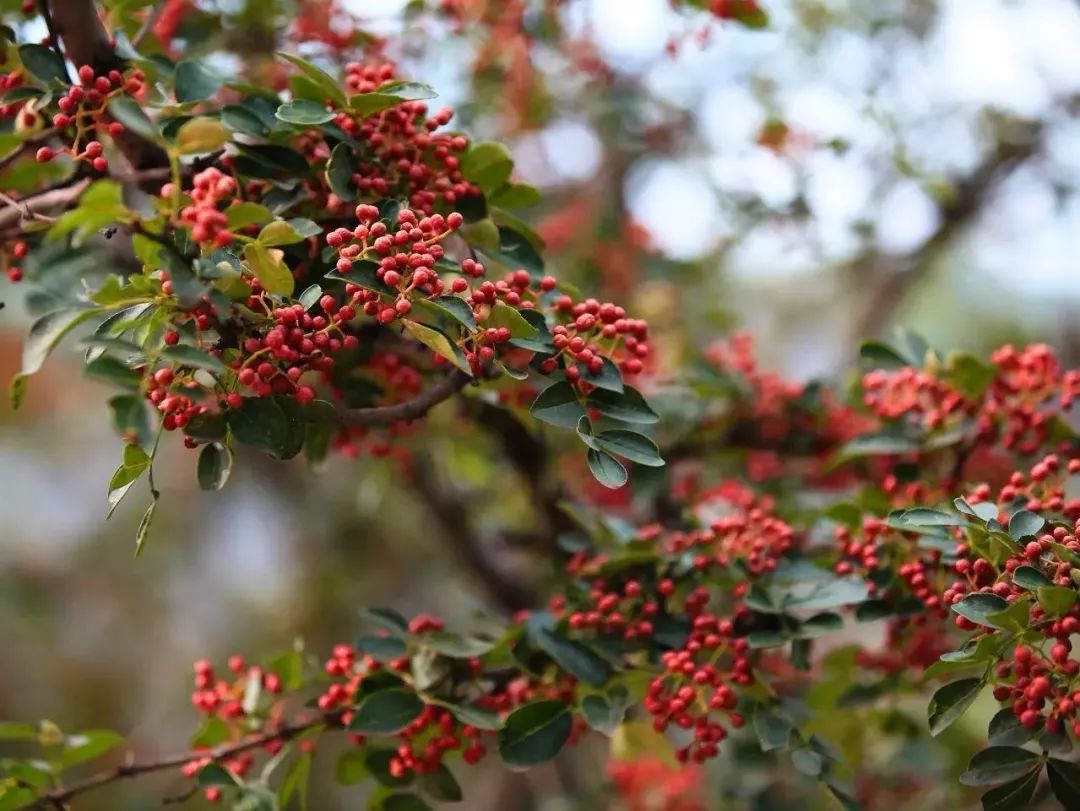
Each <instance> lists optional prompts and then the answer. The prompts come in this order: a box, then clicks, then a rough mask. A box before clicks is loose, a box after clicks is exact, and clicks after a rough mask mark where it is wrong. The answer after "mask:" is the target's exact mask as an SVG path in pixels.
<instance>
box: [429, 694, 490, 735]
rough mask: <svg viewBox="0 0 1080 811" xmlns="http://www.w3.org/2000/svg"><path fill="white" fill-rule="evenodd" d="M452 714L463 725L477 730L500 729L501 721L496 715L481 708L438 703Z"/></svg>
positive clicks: (469, 705) (443, 702) (444, 702)
mask: <svg viewBox="0 0 1080 811" xmlns="http://www.w3.org/2000/svg"><path fill="white" fill-rule="evenodd" d="M438 703H439V704H440V705H441V706H443V707H446V709H448V710H450V712H451V713H453V715H454V717H455V718H457V719H458V720H459V721H461V723H463V724H469V725H470V726H474V727H476V728H477V729H489V730H496V729H502V727H503V721H502V719H501V718H500V717H499V716H498V714H497V713H495V712H493V711H491V710H486V709H484V708H482V707H474V706H472V705H471V704H454V703H452V702H449V701H441V702H438Z"/></svg>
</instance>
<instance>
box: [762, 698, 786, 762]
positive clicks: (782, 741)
mask: <svg viewBox="0 0 1080 811" xmlns="http://www.w3.org/2000/svg"><path fill="white" fill-rule="evenodd" d="M791 729H792V727H791V724H790V723H789V722H788V721H786V720H785V719H783V718H781V717H780V716H779V715H777V714H776V713H775V712H774V711H773V710H772V709H770V708H769V707H766V706H765V705H764V704H758V705H757V706H755V707H754V732H756V733H757V736H758V741H759V742H760V744H761V750H762V751H763V752H770V751H772V750H774V749H785V748H787V745H788V739H789V738H790V737H791Z"/></svg>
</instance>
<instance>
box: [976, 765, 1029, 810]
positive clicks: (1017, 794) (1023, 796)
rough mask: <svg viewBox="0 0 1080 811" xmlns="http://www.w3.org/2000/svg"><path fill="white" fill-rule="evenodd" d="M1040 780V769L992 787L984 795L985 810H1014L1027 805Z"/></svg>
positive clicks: (983, 804)
mask: <svg viewBox="0 0 1080 811" xmlns="http://www.w3.org/2000/svg"><path fill="white" fill-rule="evenodd" d="M1038 782H1039V770H1038V769H1036V770H1034V771H1032V773H1031V774H1029V775H1026V776H1024V777H1021V778H1020V779H1019V780H1014V781H1013V782H1011V783H1006V784H1005V785H1003V786H998V787H997V788H995V789H991V790H990V791H988V792H986V793H985V794H984V795H983V796H982V806H983V811H1012V810H1013V809H1021V808H1024V807H1026V806H1027V804H1028V802H1029V801H1030V800H1031V797H1032V795H1033V794H1034V793H1035V786H1036V785H1037V784H1038Z"/></svg>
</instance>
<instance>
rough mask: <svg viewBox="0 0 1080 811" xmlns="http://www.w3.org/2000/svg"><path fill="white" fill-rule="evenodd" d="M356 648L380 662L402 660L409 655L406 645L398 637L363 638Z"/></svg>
mask: <svg viewBox="0 0 1080 811" xmlns="http://www.w3.org/2000/svg"><path fill="white" fill-rule="evenodd" d="M356 647H357V649H358V650H360V651H363V652H364V653H366V654H368V655H369V656H373V657H375V658H376V659H378V660H379V661H380V662H389V661H390V660H392V659H400V658H401V657H402V656H404V655H405V654H406V653H408V648H406V647H405V643H404V642H403V641H402V640H401V639H398V638H397V637H396V636H367V635H366V636H362V637H360V638H359V639H357V640H356Z"/></svg>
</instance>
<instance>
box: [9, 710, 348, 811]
mask: <svg viewBox="0 0 1080 811" xmlns="http://www.w3.org/2000/svg"><path fill="white" fill-rule="evenodd" d="M333 717H334V713H330V714H327V715H318V716H316V717H314V718H312V719H309V720H307V721H298V722H294V723H291V724H284V725H282V726H281V727H279V728H278V729H276V730H274V731H273V732H265V733H263V734H262V735H259V736H257V737H254V738H248V739H247V740H245V741H241V742H240V743H232V744H227V745H224V746H219V747H217V748H216V749H204V750H195V751H189V752H183V753H181V754H178V755H171V756H169V757H164V758H161V759H160V760H153V761H147V762H145V763H122V764H120V765H119V766H116V767H115V768H113V769H109V770H108V771H104V772H99V773H98V774H95V775H92V776H91V777H88V778H86V779H85V780H83V781H82V782H79V783H73V784H72V785H70V786H67V787H66V788H58V789H53V790H52V791H50V792H47V793H46V794H43V795H42V796H41V797H40V798H39V799H38V800H37V801H36V802H35V803H34V804H33V805H29V806H27V809H46V808H60V807H63V806H62V804H63V803H65V802H67V801H68V800H70V799H71V798H72V797H75V796H78V795H80V794H85V793H86V792H88V791H93V790H94V789H97V788H101V787H102V786H107V785H109V784H110V783H115V782H117V781H118V780H124V779H126V778H129V777H138V776H139V775H143V774H150V773H151V772H160V771H165V770H167V769H175V768H178V767H180V766H183V765H184V764H185V763H189V762H191V761H192V760H201V759H204V758H209V759H210V760H212V761H219V760H223V759H225V758H229V757H232V756H233V755H239V754H240V753H242V752H247V751H248V750H250V749H257V748H259V747H260V746H263V745H265V744H267V743H270V742H271V741H275V740H280V741H286V740H289V739H290V738H295V737H296V736H297V735H300V734H301V733H303V732H306V731H307V730H309V729H312V728H314V727H317V726H319V725H320V724H324V723H326V722H327V721H328V720H331V719H332V718H333Z"/></svg>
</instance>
